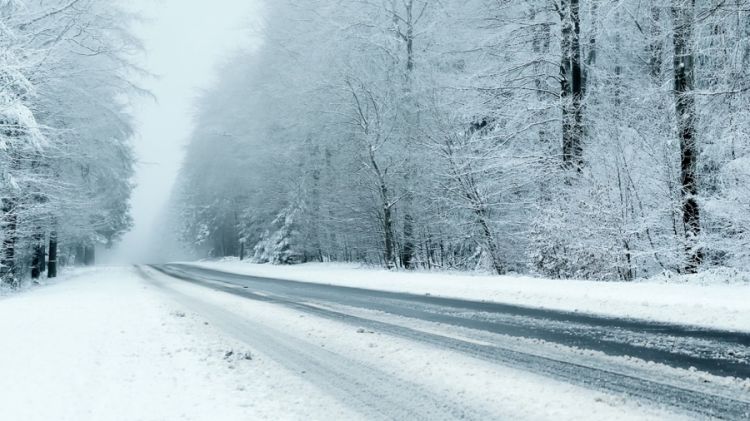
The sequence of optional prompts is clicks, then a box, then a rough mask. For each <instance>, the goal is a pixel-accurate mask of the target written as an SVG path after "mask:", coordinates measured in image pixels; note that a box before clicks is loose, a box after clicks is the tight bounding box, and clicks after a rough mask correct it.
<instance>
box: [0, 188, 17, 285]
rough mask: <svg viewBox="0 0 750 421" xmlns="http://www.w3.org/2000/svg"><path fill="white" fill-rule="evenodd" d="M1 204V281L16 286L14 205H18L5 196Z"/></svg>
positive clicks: (15, 217)
mask: <svg viewBox="0 0 750 421" xmlns="http://www.w3.org/2000/svg"><path fill="white" fill-rule="evenodd" d="M2 204H3V209H2V210H3V218H4V221H3V222H4V224H5V226H4V227H3V228H4V232H5V238H3V250H2V253H3V254H2V259H1V260H0V263H2V268H0V276H1V277H2V282H4V283H6V284H8V285H10V286H12V287H14V288H15V287H17V286H18V278H17V276H16V243H17V242H18V215H17V214H16V210H17V209H16V207H17V205H18V203H17V200H16V199H15V198H5V199H3V200H2Z"/></svg>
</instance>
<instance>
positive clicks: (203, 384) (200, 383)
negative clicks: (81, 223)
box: [0, 268, 352, 421]
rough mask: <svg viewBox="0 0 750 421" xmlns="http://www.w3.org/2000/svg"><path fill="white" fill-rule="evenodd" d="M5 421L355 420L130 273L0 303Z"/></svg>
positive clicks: (0, 399)
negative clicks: (332, 418)
mask: <svg viewBox="0 0 750 421" xmlns="http://www.w3.org/2000/svg"><path fill="white" fill-rule="evenodd" d="M0 338H1V340H2V345H3V346H2V356H0V391H1V392H0V420H8V421H16V420H17V421H21V420H23V421H37V420H38V421H50V420H55V421H66V420H70V421H89V420H91V421H94V420H95V421H110V420H122V421H134V420H144V421H150V420H153V421H170V420H206V421H209V420H211V421H223V420H251V419H280V418H286V419H329V418H330V416H331V415H333V416H335V417H342V418H350V417H351V415H352V414H351V413H350V412H349V411H348V410H347V409H346V408H344V407H343V406H341V405H340V404H339V403H338V402H337V401H335V400H333V399H331V398H329V397H327V396H325V395H323V394H321V393H320V392H319V391H318V390H317V389H315V388H314V387H312V386H310V385H309V384H308V383H307V382H305V381H304V380H301V379H299V378H298V376H296V375H294V374H291V373H289V372H288V371H286V370H284V369H283V368H282V367H280V366H279V365H277V364H276V363H274V362H273V361H272V360H270V359H268V358H265V357H264V356H258V355H257V353H255V352H254V350H253V349H252V348H251V347H249V346H248V345H247V344H242V343H240V342H238V341H235V340H233V339H231V338H230V337H228V336H225V335H223V334H222V333H220V332H218V331H217V330H216V329H214V328H213V326H211V325H207V324H204V322H203V321H202V319H199V318H198V317H196V316H195V315H193V314H191V313H190V312H189V311H186V310H185V309H183V308H180V307H179V306H177V305H176V304H175V303H173V302H172V301H170V300H169V299H167V298H166V297H164V296H163V295H162V293H161V292H158V291H157V290H156V289H155V288H154V287H153V286H150V285H147V284H146V283H145V282H144V281H143V280H142V279H141V278H140V277H139V276H137V275H136V274H135V273H134V271H133V270H132V269H126V268H104V269H88V270H83V271H76V272H74V273H72V274H70V275H67V276H66V277H64V278H63V279H62V280H60V281H58V282H56V283H53V284H50V285H46V286H42V287H39V288H36V289H33V290H31V291H28V292H26V293H22V294H15V295H12V296H7V297H2V298H0Z"/></svg>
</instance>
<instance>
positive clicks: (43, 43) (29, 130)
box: [0, 0, 139, 287]
mask: <svg viewBox="0 0 750 421" xmlns="http://www.w3.org/2000/svg"><path fill="white" fill-rule="evenodd" d="M130 22H131V17H129V16H128V15H127V14H126V13H124V12H123V11H121V10H118V9H117V8H116V7H115V6H114V5H113V3H112V2H110V1H106V0H35V1H30V0H0V174H1V176H2V182H0V214H1V218H2V219H0V279H1V282H2V283H3V284H5V285H9V286H12V287H15V286H18V285H19V283H20V282H21V281H22V280H23V279H24V278H28V277H29V276H31V277H32V278H39V277H41V276H42V275H43V274H44V273H45V272H46V273H47V276H49V277H55V276H56V275H57V270H58V265H59V264H66V263H83V264H90V263H92V262H93V260H94V250H95V248H96V247H97V246H98V245H108V244H111V243H112V242H114V241H116V240H117V239H118V238H119V237H120V236H121V235H122V233H123V232H125V231H126V230H127V229H129V228H130V225H131V224H132V222H131V218H130V214H129V207H128V199H129V197H130V191H131V189H132V185H131V181H130V178H131V175H132V172H133V162H134V158H133V153H132V151H131V147H130V144H129V143H128V139H129V138H130V136H131V134H132V118H131V116H130V104H129V103H128V95H130V94H132V93H134V92H137V91H138V89H137V88H136V87H135V86H134V85H133V84H132V82H131V79H132V76H133V75H134V74H135V73H137V72H139V69H137V68H136V67H135V66H134V65H133V64H132V63H133V62H134V61H133V58H134V54H136V53H137V52H138V50H139V45H138V41H137V40H136V39H135V38H133V36H132V35H131V33H130V28H129V25H130Z"/></svg>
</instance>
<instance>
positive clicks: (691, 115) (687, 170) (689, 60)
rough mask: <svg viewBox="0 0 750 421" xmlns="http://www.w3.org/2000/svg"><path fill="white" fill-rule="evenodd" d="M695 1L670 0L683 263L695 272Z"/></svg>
mask: <svg viewBox="0 0 750 421" xmlns="http://www.w3.org/2000/svg"><path fill="white" fill-rule="evenodd" d="M694 9H695V0H673V5H672V14H673V18H674V19H673V20H674V34H673V37H672V38H673V43H674V95H675V111H676V118H677V136H678V137H679V140H680V179H681V185H682V222H683V226H684V229H685V252H686V261H685V267H684V270H685V272H687V273H695V272H696V271H697V270H698V267H699V266H700V264H701V261H702V260H703V254H702V252H701V250H700V247H699V245H698V236H699V235H700V231H701V226H700V209H699V206H698V201H697V198H696V197H697V195H698V183H697V177H696V175H697V174H696V172H697V171H696V170H697V163H698V144H697V140H696V138H695V113H696V110H695V97H694V96H693V89H694V87H695V74H694V68H693V66H694V58H693V52H692V45H691V44H692V40H693V15H694Z"/></svg>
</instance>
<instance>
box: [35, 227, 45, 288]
mask: <svg viewBox="0 0 750 421" xmlns="http://www.w3.org/2000/svg"><path fill="white" fill-rule="evenodd" d="M45 250H46V248H45V247H44V233H43V232H42V231H41V229H37V234H35V235H34V250H33V256H32V260H31V279H39V278H40V277H41V276H42V273H43V272H44V271H45V268H46V266H47V265H46V262H45V257H46V256H45Z"/></svg>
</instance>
